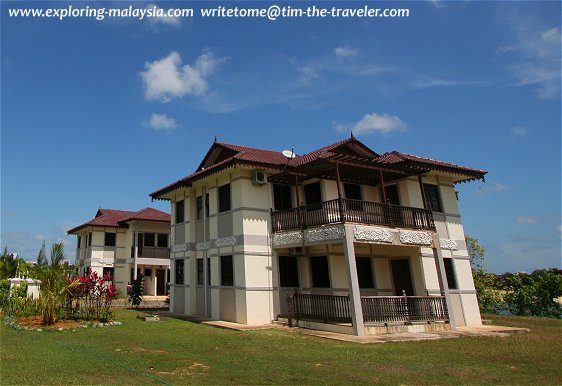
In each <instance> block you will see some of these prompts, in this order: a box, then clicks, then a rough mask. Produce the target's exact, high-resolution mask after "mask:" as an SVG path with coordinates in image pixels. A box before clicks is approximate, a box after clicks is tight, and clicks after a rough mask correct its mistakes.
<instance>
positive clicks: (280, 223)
mask: <svg viewBox="0 0 562 386" xmlns="http://www.w3.org/2000/svg"><path fill="white" fill-rule="evenodd" d="M271 222H272V226H273V231H274V232H277V231H283V230H291V229H303V228H307V227H311V226H319V225H327V224H337V223H344V222H349V223H361V224H368V225H384V226H390V227H398V228H413V229H423V230H435V223H434V222H433V215H432V213H431V211H430V210H427V209H423V208H412V207H409V206H400V205H391V204H383V203H379V202H370V201H360V200H349V199H346V198H341V199H335V200H330V201H324V202H321V203H318V204H312V205H303V206H299V207H297V208H291V209H284V210H279V211H272V212H271Z"/></svg>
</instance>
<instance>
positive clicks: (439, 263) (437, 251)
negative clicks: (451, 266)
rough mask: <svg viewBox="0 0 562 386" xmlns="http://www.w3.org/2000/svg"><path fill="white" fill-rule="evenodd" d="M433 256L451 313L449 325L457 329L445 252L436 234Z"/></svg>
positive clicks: (440, 286) (448, 311)
mask: <svg viewBox="0 0 562 386" xmlns="http://www.w3.org/2000/svg"><path fill="white" fill-rule="evenodd" d="M433 244H434V247H433V257H434V258H435V266H436V267H437V277H438V278H439V289H440V290H441V293H443V294H444V295H445V303H446V304H447V313H448V314H449V325H450V326H451V329H452V330H456V329H457V324H456V322H455V313H454V311H453V301H452V298H451V292H450V291H449V285H448V284H447V274H446V273H445V263H444V262H443V254H442V253H441V246H440V244H439V236H438V235H435V236H434V238H433Z"/></svg>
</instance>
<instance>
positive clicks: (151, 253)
mask: <svg viewBox="0 0 562 386" xmlns="http://www.w3.org/2000/svg"><path fill="white" fill-rule="evenodd" d="M131 257H135V248H134V247H131ZM138 257H148V258H153V259H154V258H156V259H169V258H170V248H165V247H138Z"/></svg>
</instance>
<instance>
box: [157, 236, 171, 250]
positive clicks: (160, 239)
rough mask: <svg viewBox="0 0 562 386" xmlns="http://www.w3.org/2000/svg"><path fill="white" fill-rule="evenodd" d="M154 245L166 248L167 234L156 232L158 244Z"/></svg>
mask: <svg viewBox="0 0 562 386" xmlns="http://www.w3.org/2000/svg"><path fill="white" fill-rule="evenodd" d="M156 246H157V247H160V248H168V234H166V233H158V244H157V245H156Z"/></svg>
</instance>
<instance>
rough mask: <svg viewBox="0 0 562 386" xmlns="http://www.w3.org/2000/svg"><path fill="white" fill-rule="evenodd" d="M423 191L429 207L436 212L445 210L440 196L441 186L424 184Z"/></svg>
mask: <svg viewBox="0 0 562 386" xmlns="http://www.w3.org/2000/svg"><path fill="white" fill-rule="evenodd" d="M423 191H424V193H425V202H426V203H427V207H428V209H430V210H432V211H434V212H443V208H442V207H441V200H440V197H439V188H438V186H437V185H431V184H423Z"/></svg>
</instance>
